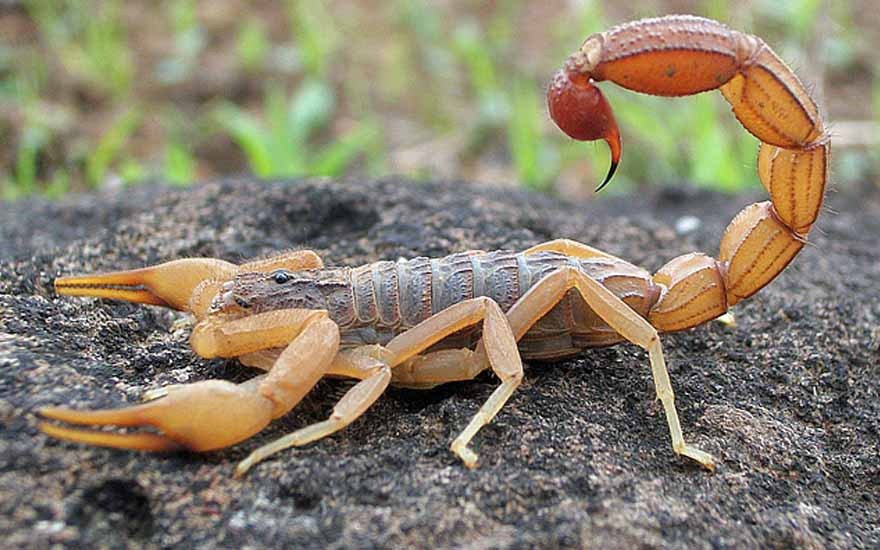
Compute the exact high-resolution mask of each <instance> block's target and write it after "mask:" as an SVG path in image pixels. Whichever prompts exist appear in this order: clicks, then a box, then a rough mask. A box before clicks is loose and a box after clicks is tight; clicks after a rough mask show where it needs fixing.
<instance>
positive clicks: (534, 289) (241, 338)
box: [40, 16, 830, 475]
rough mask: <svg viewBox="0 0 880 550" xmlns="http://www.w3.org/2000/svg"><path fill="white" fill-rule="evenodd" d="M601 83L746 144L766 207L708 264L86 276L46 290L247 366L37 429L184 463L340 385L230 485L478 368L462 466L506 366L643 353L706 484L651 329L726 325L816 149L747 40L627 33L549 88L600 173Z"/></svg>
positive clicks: (788, 252)
mask: <svg viewBox="0 0 880 550" xmlns="http://www.w3.org/2000/svg"><path fill="white" fill-rule="evenodd" d="M605 80H607V81H611V82H614V83H616V84H618V85H620V86H622V87H625V88H628V89H631V90H634V91H637V92H644V93H649V94H654V95H662V96H682V95H690V94H696V93H700V92H704V91H707V90H712V89H719V90H720V91H721V93H722V94H723V95H724V98H725V99H726V100H727V101H728V102H729V103H730V105H731V108H732V110H733V113H734V115H735V116H736V118H737V119H738V120H739V121H740V122H741V123H742V125H743V126H744V127H745V128H746V129H747V130H748V131H749V132H750V133H752V134H753V135H754V136H755V137H757V138H758V139H759V140H760V141H761V145H760V148H759V151H758V160H757V167H758V175H759V178H760V180H761V183H762V184H763V185H764V187H765V189H766V190H767V191H768V193H769V195H770V199H771V200H769V201H766V202H760V203H756V204H752V205H749V206H747V207H745V208H744V209H743V210H742V211H741V212H740V213H739V214H738V215H737V216H736V217H735V218H734V219H733V220H732V221H731V222H730V224H729V225H728V227H727V229H726V231H725V232H724V235H723V237H722V238H721V244H720V247H719V254H718V258H717V259H715V258H713V257H711V256H709V255H706V254H700V253H690V254H684V255H682V256H679V257H677V258H674V259H672V260H671V261H669V262H668V263H667V264H666V265H665V266H663V267H662V268H661V269H660V270H659V271H658V272H657V273H655V274H654V275H650V274H648V273H647V272H646V271H644V270H642V269H640V268H637V267H635V266H633V265H631V264H629V263H627V262H625V261H624V260H621V259H619V258H615V257H614V256H611V255H609V254H607V253H605V252H602V251H599V250H596V249H594V248H591V247H589V246H587V245H585V244H581V243H577V242H575V241H570V240H566V239H558V240H554V241H550V242H547V243H543V244H539V245H536V246H533V247H532V248H530V249H528V250H525V251H522V252H512V251H497V252H467V253H461V254H454V255H452V256H447V257H445V258H438V259H429V258H416V259H413V260H400V261H396V262H392V261H383V262H376V263H372V264H369V265H366V266H362V267H356V268H345V267H340V268H337V267H328V268H325V267H324V264H323V262H322V261H321V259H320V258H319V257H318V255H317V254H315V253H314V252H311V251H296V252H291V253H285V254H280V255H278V256H274V257H271V258H267V259H264V260H257V261H252V262H247V263H245V264H242V265H234V264H232V263H229V262H226V261H223V260H218V259H212V258H193V259H184V260H175V261H171V262H167V263H165V264H160V265H158V266H153V267H147V268H142V269H135V270H130V271H121V272H115V273H107V274H101V275H85V276H78V277H62V278H58V279H56V281H55V288H56V290H57V291H58V292H59V293H61V294H67V295H81V296H82V295H85V296H97V297H104V298H113V299H122V300H128V301H131V302H140V303H145V304H153V305H162V306H167V307H172V308H176V309H179V310H184V311H188V312H191V313H192V314H193V315H194V316H195V318H196V319H197V323H196V325H195V327H194V328H193V332H192V336H191V338H190V343H191V345H192V348H193V350H194V351H195V352H196V353H197V354H199V355H200V356H202V357H206V358H211V357H236V358H238V359H239V360H240V361H241V362H242V363H244V364H246V365H249V366H253V367H256V368H260V369H263V370H265V371H266V372H265V374H261V375H259V376H257V377H255V378H253V379H251V380H248V381H247V382H244V383H242V384H233V383H231V382H227V381H222V380H207V381H202V382H195V383H191V384H183V385H175V386H169V387H165V388H160V389H158V390H154V391H150V392H147V394H146V395H145V397H146V399H147V403H144V404H142V405H137V406H134V407H129V408H124V409H108V410H96V411H77V410H70V409H67V408H63V407H48V408H44V409H42V410H41V411H40V413H41V414H42V415H43V416H44V417H46V418H49V419H52V420H56V421H60V422H65V423H68V424H79V425H86V426H106V425H110V426H122V427H139V426H149V427H153V428H157V429H158V430H159V433H154V432H130V433H115V432H109V431H94V430H87V429H78V428H72V427H69V426H65V425H58V424H54V423H49V422H45V423H43V424H41V426H40V427H41V429H42V430H43V431H44V432H46V433H48V434H50V435H52V436H55V437H58V438H62V439H67V440H72V441H79V442H87V443H92V444H96V445H104V446H109V447H117V448H124V449H142V450H151V451H163V450H172V449H180V448H186V449H190V450H194V451H208V450H212V449H220V448H223V447H227V446H230V445H233V444H235V443H238V442H240V441H243V440H245V439H247V438H249V437H250V436H252V435H253V434H255V433H257V432H259V431H260V430H262V429H263V428H264V427H265V426H266V425H268V423H269V422H270V421H272V420H273V419H275V418H278V417H280V416H283V415H285V414H287V412H289V411H290V410H291V409H293V407H295V406H296V405H297V404H298V403H299V402H300V401H301V400H302V398H303V397H304V396H305V394H306V393H307V392H308V391H309V390H310V389H311V388H312V387H314V385H315V384H316V383H317V382H318V380H320V379H321V378H322V377H324V376H343V377H349V378H354V379H356V380H358V382H357V383H356V384H355V385H354V386H353V387H352V388H351V389H350V390H348V392H347V393H346V394H345V395H344V396H343V397H342V399H340V400H339V401H338V402H337V403H336V405H335V407H334V409H333V412H332V414H331V415H330V416H329V418H327V420H324V421H322V422H318V423H316V424H312V425H310V426H306V427H304V428H301V429H299V430H297V431H295V432H293V433H291V434H289V435H287V436H285V437H282V438H281V439H279V440H277V441H274V442H272V443H269V444H268V445H264V446H262V447H260V448H258V449H257V450H255V451H254V452H253V453H251V455H250V456H249V457H248V458H247V459H245V460H244V461H242V462H241V463H239V465H238V468H237V469H236V474H238V475H241V474H243V473H244V472H246V471H247V470H248V469H249V468H250V467H251V466H253V465H254V464H256V463H258V462H259V461H261V460H263V459H265V458H266V457H268V456H270V455H272V454H274V453H277V452H279V451H281V450H283V449H286V448H288V447H292V446H301V445H305V444H307V443H310V442H312V441H316V440H318V439H321V438H322V437H326V436H327V435H330V434H332V433H334V432H336V431H338V430H341V429H342V428H344V427H345V426H347V425H348V424H349V423H351V422H353V421H355V420H356V419H357V418H358V417H360V416H361V415H362V414H363V413H364V412H365V411H366V410H367V409H369V407H370V406H371V405H372V404H373V403H374V402H375V401H376V400H377V399H378V398H379V397H380V396H381V395H382V393H383V392H384V391H385V389H386V388H387V387H388V385H389V384H392V383H393V384H397V385H400V386H408V387H415V388H426V387H431V386H436V385H438V384H443V383H445V382H451V381H455V380H468V379H471V378H473V377H474V376H476V374H477V373H479V372H481V371H483V370H486V369H491V370H492V371H493V372H494V373H495V374H496V375H497V376H498V378H499V379H500V381H501V383H500V385H499V386H498V387H497V388H496V389H495V391H494V392H493V393H492V395H490V396H489V398H488V399H487V400H486V401H485V402H484V404H483V405H482V407H481V408H480V409H479V411H477V413H476V414H475V415H474V416H473V418H472V419H471V421H470V423H469V424H468V425H467V426H466V427H465V428H464V430H462V431H461V432H460V434H459V435H458V437H456V438H455V440H454V441H453V442H452V445H451V449H452V451H453V452H454V453H455V454H456V455H458V456H459V457H460V458H461V459H462V461H463V462H464V463H465V464H466V465H467V466H469V467H474V466H476V465H477V455H476V453H474V452H473V451H472V450H471V449H470V448H469V444H470V442H471V440H472V439H473V438H474V436H475V435H476V434H477V432H478V431H479V430H480V429H481V428H482V427H483V426H485V425H486V424H487V423H488V422H490V421H491V420H492V418H494V417H495V415H496V414H497V413H498V412H499V411H500V410H501V409H502V407H503V406H504V404H505V403H506V402H507V401H508V399H510V398H511V396H513V394H514V392H515V391H516V388H517V387H518V386H519V384H520V382H521V381H522V379H523V365H522V361H521V358H522V357H525V358H526V359H539V360H540V359H554V358H560V357H566V356H569V355H574V354H577V353H578V352H579V351H580V350H581V349H583V348H588V347H593V346H604V345H609V344H613V343H616V342H620V341H627V342H631V343H633V344H636V345H638V346H640V347H642V348H643V349H645V350H646V351H647V352H648V358H649V362H650V366H651V374H652V377H653V380H654V387H655V390H656V394H657V398H658V399H659V400H660V401H661V403H662V404H663V409H664V413H665V416H666V422H667V425H668V428H669V434H670V438H671V442H672V448H673V450H674V451H675V452H676V453H678V454H679V455H681V456H685V457H688V458H690V459H692V460H694V461H696V462H697V463H699V464H700V465H702V466H704V467H705V468H708V469H713V468H714V466H715V461H714V459H713V458H712V456H711V455H709V454H708V453H706V452H704V451H702V450H700V449H698V448H696V447H693V446H691V445H688V444H687V443H686V442H685V440H684V436H683V434H682V429H681V425H680V423H679V419H678V412H677V410H676V407H675V398H674V393H673V391H672V385H671V382H670V379H669V373H668V372H667V369H666V363H665V359H664V356H663V350H662V345H661V343H660V337H659V334H660V333H663V332H671V331H677V330H683V329H687V328H690V327H693V326H696V325H699V324H701V323H704V322H706V321H709V320H711V319H715V318H717V317H719V316H721V315H723V314H724V313H726V312H727V311H728V309H729V308H730V307H731V306H733V305H735V304H736V303H737V302H739V301H741V300H743V299H745V298H748V297H749V296H751V295H752V294H754V293H755V292H757V291H758V290H760V289H761V288H763V287H764V286H765V285H767V284H768V283H769V282H770V281H772V280H773V279H774V278H775V277H776V276H777V275H779V274H780V273H781V272H782V271H783V270H784V269H785V267H786V266H787V265H788V264H789V262H791V261H792V259H793V258H794V257H795V256H796V255H797V254H798V252H800V250H801V249H802V248H803V246H804V244H805V242H806V240H807V234H808V233H809V231H810V229H811V227H812V226H813V224H814V223H815V221H816V219H817V217H818V215H819V212H820V210H821V207H822V201H823V197H824V191H825V183H826V181H827V179H828V157H829V151H830V140H829V137H828V134H827V133H826V130H825V126H824V123H823V122H822V118H821V116H820V113H819V109H818V107H817V106H816V104H815V102H814V101H813V100H812V99H811V98H810V96H809V93H808V92H807V89H806V88H805V87H804V85H803V84H802V83H801V82H800V81H799V80H798V78H797V76H795V74H794V73H793V72H792V71H791V69H789V68H788V67H787V66H786V65H785V63H784V62H783V61H782V60H780V59H779V57H778V56H777V55H776V54H775V53H773V51H772V50H771V49H770V48H769V47H768V46H767V44H765V43H764V41H763V40H761V39H760V38H758V37H755V36H752V35H748V34H745V33H742V32H738V31H735V30H732V29H730V28H728V27H726V26H724V25H722V24H721V23H718V22H716V21H712V20H709V19H704V18H699V17H692V16H669V17H661V18H656V19H645V20H641V21H636V22H633V23H627V24H624V25H620V26H617V27H614V28H612V29H610V30H608V31H605V32H602V33H597V34H594V35H591V36H589V37H587V39H586V40H585V41H584V43H583V44H582V45H581V47H580V48H579V49H578V50H576V51H575V52H574V53H573V54H572V55H571V56H569V58H568V59H567V60H566V62H565V64H564V65H563V68H562V69H561V70H560V71H559V72H558V73H557V74H556V75H555V76H554V78H553V80H552V82H551V84H550V86H549V88H548V91H547V101H548V107H549V110H550V116H551V118H552V119H553V120H554V121H555V122H556V124H557V126H559V128H560V129H561V130H562V131H563V132H565V133H566V134H568V135H569V136H570V137H572V138H574V139H578V140H596V139H603V140H605V141H606V142H607V143H608V145H609V147H610V150H611V165H610V169H609V171H608V175H607V176H606V178H605V181H603V183H602V184H601V185H600V186H599V187H600V188H601V187H602V186H603V185H605V184H606V183H607V182H608V181H609V179H610V178H611V176H612V174H613V173H614V171H615V169H616V167H617V165H618V161H619V159H620V157H621V151H622V147H621V139H620V132H619V130H618V128H617V124H616V122H615V121H614V116H613V114H612V112H611V108H610V106H609V104H608V102H607V101H606V99H605V97H604V96H603V95H602V92H601V91H600V89H599V88H598V86H597V83H599V82H601V81H605Z"/></svg>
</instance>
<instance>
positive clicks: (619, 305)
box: [507, 267, 715, 469]
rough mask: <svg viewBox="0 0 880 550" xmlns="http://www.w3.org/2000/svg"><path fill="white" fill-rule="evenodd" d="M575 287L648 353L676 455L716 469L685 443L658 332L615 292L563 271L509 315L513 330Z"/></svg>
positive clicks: (519, 332)
mask: <svg viewBox="0 0 880 550" xmlns="http://www.w3.org/2000/svg"><path fill="white" fill-rule="evenodd" d="M572 288H576V289H577V290H578V292H579V293H580V295H581V296H582V297H583V299H584V301H585V302H586V303H587V305H589V306H590V308H591V309H592V310H593V311H595V312H596V314H597V315H599V317H601V318H602V320H604V321H605V322H606V323H608V325H609V326H611V328H613V329H614V330H615V331H617V333H618V334H620V335H621V336H623V337H624V338H625V339H626V340H628V341H629V342H632V343H633V344H636V345H637V346H641V347H642V348H644V349H646V350H647V351H648V355H649V358H650V361H651V374H652V375H653V378H654V387H655V389H656V392H657V398H658V399H660V401H661V402H662V403H663V409H664V411H665V412H666V421H667V424H668V425H669V434H670V436H671V438H672V448H673V450H675V452H676V453H678V454H680V455H684V456H687V457H689V458H692V459H693V460H695V461H697V462H699V463H700V464H702V465H703V466H705V467H706V468H709V469H714V467H715V462H714V460H713V459H712V456H711V455H709V454H708V453H705V452H703V451H701V450H699V449H696V448H694V447H691V446H689V445H687V444H685V442H684V437H683V436H682V433H681V425H680V423H679V420H678V413H677V411H676V409H675V395H674V393H673V391H672V385H671V383H670V381H669V373H668V372H667V370H666V363H665V361H664V359H663V349H662V346H661V345H660V337H659V336H658V334H657V331H656V330H655V329H654V327H652V326H651V325H650V324H649V323H648V322H647V321H646V320H645V319H643V318H642V317H641V316H640V315H638V314H637V313H636V312H634V311H633V310H632V309H630V307H629V306H628V305H626V303H625V302H624V301H623V300H621V299H620V298H618V297H617V296H616V295H615V294H614V293H613V292H611V291H610V290H608V289H607V288H605V287H604V286H602V285H601V284H600V283H598V282H597V281H594V280H593V279H591V278H589V277H587V276H586V275H585V274H583V273H581V272H580V271H578V270H576V269H573V268H568V267H566V268H562V269H560V270H559V271H556V272H554V273H552V274H550V275H548V276H547V277H545V278H544V279H542V280H541V281H540V282H539V283H538V284H536V285H535V286H533V287H532V288H530V289H529V291H528V292H526V294H525V295H523V297H522V298H520V299H519V301H518V302H517V303H516V304H514V306H513V307H512V308H511V309H510V311H508V312H507V317H508V320H509V322H510V326H511V329H512V330H513V333H514V335H515V336H516V337H517V338H520V337H521V336H522V335H523V334H525V333H526V332H527V331H528V329H529V328H530V327H531V326H532V325H533V324H535V322H537V321H538V320H539V319H540V318H541V317H543V316H544V315H545V314H546V313H547V312H548V311H550V310H551V309H552V308H553V307H554V306H555V305H556V304H557V303H558V302H559V300H561V299H562V297H563V296H564V295H565V293H566V292H568V290H570V289H572Z"/></svg>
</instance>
